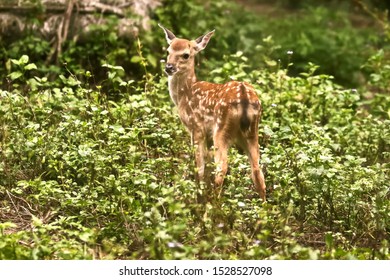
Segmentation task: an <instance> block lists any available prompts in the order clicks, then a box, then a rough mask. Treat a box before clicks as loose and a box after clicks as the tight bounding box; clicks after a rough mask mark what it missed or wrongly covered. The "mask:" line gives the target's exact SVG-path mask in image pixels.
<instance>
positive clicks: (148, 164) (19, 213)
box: [0, 1, 390, 259]
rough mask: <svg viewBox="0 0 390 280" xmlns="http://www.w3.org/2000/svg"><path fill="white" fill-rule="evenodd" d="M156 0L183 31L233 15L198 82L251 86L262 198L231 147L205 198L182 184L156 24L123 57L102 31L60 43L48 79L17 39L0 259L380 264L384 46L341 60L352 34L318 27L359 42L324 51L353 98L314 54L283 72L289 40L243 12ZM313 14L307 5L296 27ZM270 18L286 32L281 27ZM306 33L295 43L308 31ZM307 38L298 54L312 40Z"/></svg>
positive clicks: (182, 152) (184, 143)
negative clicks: (355, 77) (217, 184)
mask: <svg viewBox="0 0 390 280" xmlns="http://www.w3.org/2000/svg"><path fill="white" fill-rule="evenodd" d="M167 2H168V4H169V5H170V6H168V4H167V5H165V6H163V7H161V8H159V9H158V10H157V11H156V15H155V17H156V21H157V20H158V21H162V22H164V23H165V24H166V25H167V26H172V29H174V31H175V32H176V33H178V34H182V35H183V37H196V36H198V35H200V34H194V30H208V29H209V25H214V26H216V28H217V29H218V26H220V27H222V26H224V25H226V24H227V17H226V16H222V17H221V15H223V13H226V12H227V11H228V12H229V15H230V16H231V18H230V19H229V20H230V21H232V20H234V21H235V22H237V23H236V24H235V25H234V26H232V28H228V29H222V28H220V30H221V32H220V33H219V34H218V36H217V34H216V36H215V37H214V38H213V39H212V40H214V41H211V42H210V46H209V47H210V48H209V49H206V50H205V54H202V56H201V67H202V70H201V71H200V73H199V76H201V77H202V76H206V73H207V77H208V80H211V81H214V82H223V81H227V80H229V79H238V80H245V81H248V82H250V83H252V84H253V85H254V86H255V87H256V89H257V91H258V93H259V97H260V99H261V100H262V104H263V117H262V122H261V126H260V131H259V133H260V136H261V137H260V145H261V153H262V159H261V163H262V165H263V166H264V169H265V171H266V172H265V176H266V183H267V187H268V201H267V202H266V203H261V201H260V200H259V198H258V196H257V194H256V192H255V191H254V190H253V189H252V187H251V181H250V176H249V172H250V168H249V165H248V163H247V160H246V158H245V156H243V155H240V154H239V153H238V152H237V151H236V150H232V151H231V153H230V155H229V161H230V170H229V173H228V176H227V179H226V182H225V184H224V193H223V195H222V197H221V198H220V199H215V198H214V197H212V196H211V195H210V193H211V191H210V190H209V189H208V188H207V187H206V186H204V185H203V184H200V185H199V184H197V183H196V182H195V179H194V172H193V170H194V160H193V150H192V148H191V146H190V143H189V142H190V141H189V136H188V134H187V132H186V131H185V130H184V128H183V126H182V125H181V124H180V121H179V119H178V117H177V115H176V112H175V109H174V108H173V106H172V102H171V101H170V99H169V95H168V89H167V79H166V77H165V76H164V75H162V74H161V71H160V69H159V67H160V65H159V60H160V59H161V58H163V52H162V48H161V46H163V45H165V42H164V36H163V34H162V32H161V31H160V30H159V31H158V32H156V31H155V30H154V31H153V32H146V33H145V34H144V35H143V36H142V37H141V38H140V39H139V40H136V41H135V42H134V45H133V46H132V47H131V48H126V47H125V43H124V42H118V43H116V41H115V39H112V41H110V40H111V39H110V38H111V36H113V35H110V34H111V32H112V31H110V30H111V29H110V28H107V26H105V27H102V29H101V30H100V29H97V32H101V34H102V36H100V37H99V36H97V37H96V38H94V40H99V38H104V40H105V42H111V43H112V48H111V47H110V46H108V45H107V44H104V47H103V48H100V46H101V44H99V43H96V44H94V45H93V46H94V48H93V49H92V48H90V45H89V47H88V46H73V47H72V46H70V47H69V49H68V52H64V57H63V59H64V61H66V62H67V64H66V65H61V66H58V65H57V66H55V65H54V66H52V67H53V68H52V70H55V71H54V72H57V73H58V74H57V75H54V76H53V72H51V74H49V72H50V71H48V69H47V67H46V66H45V64H44V63H43V62H42V61H40V60H39V59H37V57H36V53H35V54H34V53H31V51H33V50H32V49H30V50H28V49H27V48H28V44H23V43H22V42H20V43H19V48H16V47H15V46H16V44H17V43H15V45H13V46H11V47H10V48H9V49H8V50H3V55H5V56H3V57H7V59H6V62H5V63H6V65H7V67H6V71H8V73H7V74H6V78H5V79H4V80H3V82H2V89H1V90H0V159H1V161H0V259H91V258H97V259H120V258H126V259H133V258H134V259H389V258H390V252H389V247H390V244H389V233H390V193H389V189H390V183H389V182H390V180H389V179H390V163H389V162H390V96H389V79H390V63H389V57H388V56H387V55H388V54H387V53H386V50H385V48H384V47H383V48H382V47H381V46H380V45H379V48H378V49H377V50H375V48H373V49H372V53H368V54H367V58H366V59H365V60H364V61H363V60H360V59H363V58H364V56H363V55H362V56H359V59H357V54H358V53H363V51H362V50H361V49H360V47H361V45H360V44H362V42H365V43H367V41H364V40H365V34H366V33H365V32H363V33H359V31H357V30H355V29H352V27H351V26H349V27H348V30H353V32H356V33H351V34H347V33H349V31H348V32H347V31H345V32H344V33H343V32H342V33H334V34H333V35H334V36H341V37H340V42H344V41H345V40H348V38H349V37H348V36H352V34H354V35H353V36H358V35H357V34H360V35H359V36H358V37H357V38H354V39H353V41H352V42H350V43H353V45H352V46H351V50H349V51H350V52H349V55H350V56H345V57H344V56H343V55H342V52H341V50H340V49H339V48H338V46H339V45H337V44H336V45H331V44H333V43H332V42H334V40H329V42H326V43H328V45H327V46H326V48H327V49H328V50H329V51H330V52H332V54H333V53H334V52H336V53H335V55H338V56H339V55H341V56H342V57H343V59H345V60H341V61H340V62H342V64H343V65H341V66H340V67H342V68H343V67H344V70H345V71H349V70H348V69H349V68H348V67H350V66H351V65H355V63H358V65H357V69H359V68H360V67H364V69H366V70H365V71H366V74H367V76H366V79H367V82H366V83H364V84H362V85H360V86H359V87H357V88H356V89H353V88H350V87H348V86H340V85H339V84H338V83H336V82H335V79H334V78H333V76H331V75H329V73H328V74H324V73H322V72H319V69H321V68H323V69H326V67H328V66H329V67H335V66H333V65H331V64H327V62H326V61H321V60H319V61H316V62H317V63H321V65H320V66H316V65H315V64H313V63H309V62H307V63H305V64H304V65H302V66H299V67H301V68H292V67H293V66H294V65H293V64H292V62H294V63H297V60H296V61H294V59H295V58H296V57H299V59H300V60H302V61H303V60H304V56H303V51H302V49H300V47H299V42H300V41H299V40H297V39H296V38H295V39H293V40H295V41H296V42H297V45H293V44H292V41H290V44H291V45H288V43H287V42H284V43H283V40H282V39H279V40H280V42H276V40H277V38H276V37H275V36H269V35H271V34H268V33H267V32H261V33H260V32H259V29H258V28H260V27H259V26H258V25H256V24H255V23H256V22H258V21H253V20H255V19H256V20H258V17H257V16H255V15H254V14H251V13H245V15H244V16H243V13H242V8H240V7H238V6H236V5H233V4H231V3H230V2H224V1H222V2H217V1H210V2H207V5H206V8H204V6H202V5H201V4H199V3H198V2H195V1H178V2H179V3H177V2H174V3H171V1H167ZM204 9H209V10H211V11H213V13H209V14H207V15H205V16H203V15H204ZM321 9H323V8H321ZM183 11H186V12H183ZM217 11H219V13H220V14H218V13H217ZM177 15H180V17H178V18H177ZM199 15H202V17H200V16H199ZM328 16H329V14H328V13H327V12H323V10H321V12H315V13H312V17H308V18H307V22H309V23H310V24H311V22H313V21H314V20H319V21H323V20H324V18H326V17H328ZM175 17H176V21H175V22H176V25H175V24H174V20H173V19H174V18H175ZM318 18H319V19H318ZM195 19H197V20H196V21H195ZM254 22H255V23H254ZM271 22H272V20H271ZM283 22H284V23H283ZM170 23H171V24H170ZM178 23H183V24H180V25H179V24H178ZM274 23H275V22H272V25H273V24H274ZM279 23H280V24H281V25H283V24H286V28H287V19H286V20H282V21H279ZM309 23H308V25H307V26H306V27H307V28H308V27H309ZM153 24H154V25H155V24H156V23H153ZM191 25H192V26H191ZM194 25H196V27H197V28H193V27H194ZM275 28H276V27H275ZM293 28H297V27H293ZM319 28H320V27H318V26H317V25H314V26H313V29H309V30H308V34H312V35H313V36H321V34H319V32H318V30H320V29H319ZM310 32H312V33H310ZM351 32H352V31H351ZM339 34H343V35H339ZM237 35H238V36H237ZM263 35H264V36H263ZM265 35H266V36H265ZM322 35H323V36H328V35H326V34H325V35H324V34H322ZM324 38H325V37H324ZM28 40H32V38H26V42H27V41H28ZM312 40H313V41H310V43H308V44H310V46H311V48H312V49H316V48H322V47H323V46H322V47H319V46H317V45H314V43H315V42H316V41H317V40H319V39H318V38H313V39H312ZM375 40H376V39H375ZM378 40H379V41H380V40H382V39H378ZM383 40H384V39H383ZM324 42H325V40H324ZM141 43H142V44H141ZM39 44H42V46H43V45H44V44H45V42H40V43H39ZM286 46H288V47H286ZM294 46H295V48H294ZM47 47H49V46H47ZM290 47H291V49H294V51H293V52H288V54H287V50H290ZM87 49H88V50H89V52H90V53H87V52H86V51H87ZM332 50H333V51H334V52H333V51H332ZM42 51H43V52H45V46H43V48H42ZM84 51H85V52H86V53H83V52H84ZM72 52H74V53H75V55H77V56H72V55H71V53H72ZM92 52H95V53H92ZM337 52H339V54H337ZM84 54H86V55H84ZM344 54H345V53H344ZM83 57H84V58H85V57H88V59H89V60H90V59H91V58H99V59H97V60H96V61H95V62H94V63H96V64H98V65H99V66H98V69H97V70H96V72H98V74H95V72H94V71H95V68H93V67H91V68H89V66H88V64H85V65H83V64H82V63H79V62H78V59H80V61H81V62H83ZM206 57H207V61H205V58H206ZM313 57H315V55H314V54H313ZM76 58H77V59H76ZM124 58H126V62H124V63H123V64H122V63H121V59H124ZM278 59H280V61H278ZM297 59H298V58H297ZM306 59H307V57H306ZM307 61H310V59H307ZM338 61H339V60H338ZM322 63H323V64H322ZM344 64H346V65H344ZM127 67H130V68H131V69H132V72H131V71H130V75H129V73H128V72H126V71H124V69H126V70H127V69H128V68H127ZM354 67H355V66H354ZM298 69H302V71H301V73H299V71H298ZM351 71H352V70H351ZM351 71H349V73H351ZM340 73H341V72H340ZM98 77H103V78H98ZM346 77H347V76H345V78H346ZM341 80H342V78H340V81H341ZM351 83H352V84H353V82H352V81H351ZM347 84H348V83H347Z"/></svg>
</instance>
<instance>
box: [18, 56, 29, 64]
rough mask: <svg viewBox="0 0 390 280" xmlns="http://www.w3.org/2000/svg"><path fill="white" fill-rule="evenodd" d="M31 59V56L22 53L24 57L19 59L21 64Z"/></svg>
mask: <svg viewBox="0 0 390 280" xmlns="http://www.w3.org/2000/svg"><path fill="white" fill-rule="evenodd" d="M28 60H29V57H28V56H27V55H22V57H21V58H20V59H19V65H21V64H22V65H23V64H26V63H27V62H28Z"/></svg>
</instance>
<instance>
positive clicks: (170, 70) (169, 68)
mask: <svg viewBox="0 0 390 280" xmlns="http://www.w3.org/2000/svg"><path fill="white" fill-rule="evenodd" d="M165 72H166V73H167V74H168V75H173V74H174V73H175V72H176V67H175V66H174V65H173V64H172V63H167V64H165Z"/></svg>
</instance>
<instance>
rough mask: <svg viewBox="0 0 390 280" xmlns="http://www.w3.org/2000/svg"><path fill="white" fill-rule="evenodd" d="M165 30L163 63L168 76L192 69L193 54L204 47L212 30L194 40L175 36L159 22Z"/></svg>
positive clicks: (212, 32) (211, 34)
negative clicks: (164, 57)
mask: <svg viewBox="0 0 390 280" xmlns="http://www.w3.org/2000/svg"><path fill="white" fill-rule="evenodd" d="M159 26H160V27H161V28H162V29H163V30H164V32H165V38H166V40H167V42H168V45H169V47H168V49H167V51H168V58H167V63H166V64H165V72H166V73H167V74H168V75H169V76H173V75H176V74H183V73H187V72H188V71H190V70H193V69H194V61H195V55H196V54H197V53H198V52H200V51H201V50H203V49H204V48H206V46H207V43H208V42H209V40H210V38H211V36H213V34H214V30H213V31H211V32H208V33H206V34H205V35H202V36H200V37H199V38H197V39H196V40H191V41H190V40H186V39H179V38H176V36H175V34H173V33H172V32H171V31H170V30H168V29H166V28H165V27H164V26H162V25H161V24H159Z"/></svg>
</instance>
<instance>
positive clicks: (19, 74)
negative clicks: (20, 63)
mask: <svg viewBox="0 0 390 280" xmlns="http://www.w3.org/2000/svg"><path fill="white" fill-rule="evenodd" d="M21 76H23V73H22V72H20V71H16V72H12V73H11V74H9V75H8V77H10V78H11V80H12V81H14V80H16V79H18V78H20V77H21Z"/></svg>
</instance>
